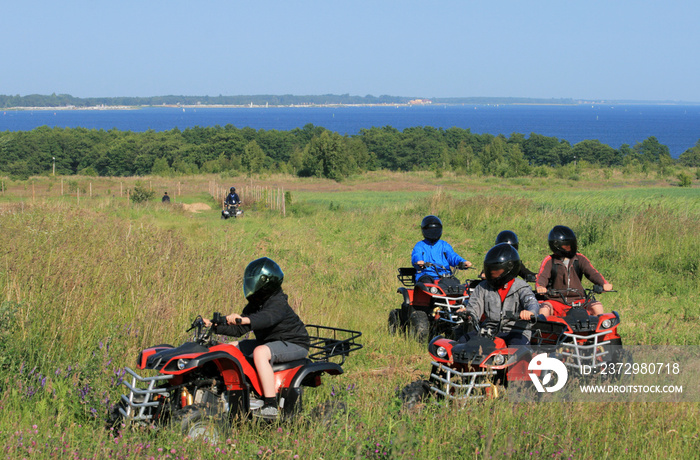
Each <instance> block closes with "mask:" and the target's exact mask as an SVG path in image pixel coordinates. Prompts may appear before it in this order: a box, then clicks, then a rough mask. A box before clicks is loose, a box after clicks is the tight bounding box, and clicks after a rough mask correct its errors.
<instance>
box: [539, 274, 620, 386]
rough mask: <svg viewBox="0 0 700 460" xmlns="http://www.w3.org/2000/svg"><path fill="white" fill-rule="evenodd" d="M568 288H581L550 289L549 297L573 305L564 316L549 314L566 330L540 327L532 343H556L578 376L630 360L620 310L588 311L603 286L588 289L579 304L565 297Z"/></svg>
mask: <svg viewBox="0 0 700 460" xmlns="http://www.w3.org/2000/svg"><path fill="white" fill-rule="evenodd" d="M569 292H580V291H577V290H575V289H571V288H569V289H563V290H554V289H550V290H549V291H548V296H549V298H550V301H551V300H556V301H558V302H560V303H562V304H564V305H567V306H569V307H571V308H570V310H569V311H568V312H567V313H566V315H565V316H548V317H547V322H548V323H553V324H556V323H559V324H561V325H563V326H564V329H563V331H562V332H561V333H560V334H558V333H553V332H550V333H547V332H545V331H539V333H536V334H533V336H532V340H531V342H532V344H533V345H543V346H548V345H554V346H556V350H557V353H558V355H559V357H560V358H561V359H562V361H564V364H565V365H566V366H567V368H569V369H571V370H574V371H575V372H576V373H577V375H579V376H587V375H597V374H599V372H598V371H599V370H600V368H601V367H602V366H605V365H606V364H610V363H621V362H627V361H629V360H631V357H630V356H629V355H628V353H626V352H625V350H624V349H623V348H622V338H621V337H620V335H619V334H618V333H617V327H618V326H619V325H620V314H619V313H618V312H616V311H613V312H612V313H603V314H602V315H600V316H591V315H589V314H588V311H586V307H587V306H588V305H590V304H592V303H593V302H595V301H596V299H595V296H594V293H595V294H601V293H603V292H604V291H603V287H602V286H600V285H594V286H593V289H585V290H584V296H583V297H584V299H583V300H582V301H581V302H580V303H576V304H571V303H568V302H567V301H566V297H565V296H566V294H568V293H569ZM607 292H615V291H607ZM557 297H559V299H557Z"/></svg>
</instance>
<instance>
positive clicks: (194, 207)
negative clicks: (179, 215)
mask: <svg viewBox="0 0 700 460" xmlns="http://www.w3.org/2000/svg"><path fill="white" fill-rule="evenodd" d="M182 209H184V210H185V211H189V212H201V211H210V210H211V206H209V205H208V204H206V203H192V204H187V203H182Z"/></svg>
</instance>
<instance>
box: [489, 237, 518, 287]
mask: <svg viewBox="0 0 700 460" xmlns="http://www.w3.org/2000/svg"><path fill="white" fill-rule="evenodd" d="M501 269H503V273H501V274H500V275H499V276H497V277H496V278H494V277H493V276H492V275H491V272H492V271H494V270H501ZM519 272H520V254H518V250H517V249H515V248H514V247H513V246H511V245H510V244H508V243H499V244H497V245H496V246H494V247H492V248H491V249H489V252H487V253H486V257H484V274H485V275H486V281H487V282H488V283H489V284H490V285H491V287H492V288H494V289H499V288H501V287H503V286H504V285H505V284H506V283H508V282H509V281H510V280H512V279H513V278H515V277H516V276H518V273H519Z"/></svg>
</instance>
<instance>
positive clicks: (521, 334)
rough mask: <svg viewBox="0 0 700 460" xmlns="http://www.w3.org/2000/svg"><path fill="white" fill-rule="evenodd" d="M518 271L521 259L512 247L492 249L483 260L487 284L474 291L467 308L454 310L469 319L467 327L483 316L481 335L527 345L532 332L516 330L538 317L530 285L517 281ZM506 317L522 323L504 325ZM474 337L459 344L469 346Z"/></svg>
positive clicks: (474, 332) (466, 338) (508, 342)
mask: <svg viewBox="0 0 700 460" xmlns="http://www.w3.org/2000/svg"><path fill="white" fill-rule="evenodd" d="M520 267H521V262H520V255H519V254H518V251H517V250H516V249H515V248H514V247H513V246H511V245H510V244H508V243H500V244H497V245H496V246H494V247H492V248H491V249H490V250H489V252H487V253H486V256H485V257H484V272H485V274H486V280H484V281H482V282H481V283H479V285H478V286H477V287H476V288H475V289H474V292H473V293H472V294H471V296H469V299H468V300H467V303H466V305H465V306H464V307H462V308H460V309H458V310H457V312H458V313H462V312H465V313H466V314H467V315H468V317H469V319H468V321H467V323H469V322H471V323H473V324H479V322H480V319H481V317H482V315H485V319H484V322H483V323H481V325H480V328H481V330H482V333H483V332H485V333H486V334H487V335H489V336H494V335H495V336H496V337H500V338H502V339H503V340H504V341H505V342H506V345H508V346H511V345H527V344H529V343H530V334H531V332H530V331H529V330H526V329H525V328H524V327H519V323H520V324H522V325H523V326H524V325H526V324H525V323H524V322H525V321H527V320H529V319H530V318H531V317H532V316H533V315H535V314H537V310H538V307H539V304H538V302H537V299H535V296H534V294H533V292H532V288H531V287H530V285H529V284H527V283H526V282H525V281H523V280H522V279H520V278H516V277H517V275H518V272H519V271H520ZM507 313H510V314H511V315H512V316H514V317H516V318H519V319H520V320H523V321H522V322H520V321H516V322H515V324H514V325H511V324H509V323H505V322H504V318H505V317H506V316H507V315H506V314H507ZM465 333H466V331H465ZM477 334H478V332H476V331H471V332H469V333H466V334H465V335H464V336H463V337H461V338H460V339H459V341H461V342H468V341H469V340H470V339H472V338H474V337H476V335H477Z"/></svg>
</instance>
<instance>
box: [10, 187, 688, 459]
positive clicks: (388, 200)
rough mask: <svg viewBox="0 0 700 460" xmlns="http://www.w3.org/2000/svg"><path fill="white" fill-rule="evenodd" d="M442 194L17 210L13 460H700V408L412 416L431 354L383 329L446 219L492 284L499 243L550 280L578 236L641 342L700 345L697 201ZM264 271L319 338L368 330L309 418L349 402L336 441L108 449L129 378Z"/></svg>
mask: <svg viewBox="0 0 700 460" xmlns="http://www.w3.org/2000/svg"><path fill="white" fill-rule="evenodd" d="M440 180H441V181H442V182H441V183H440V184H438V185H439V187H438V186H436V184H435V183H434V179H433V178H429V177H425V176H424V175H418V176H413V177H412V178H411V180H409V181H407V182H409V183H413V185H414V186H415V187H414V188H400V187H397V188H396V189H395V190H384V191H382V192H378V193H377V194H374V193H373V192H371V191H358V190H355V191H352V190H345V191H338V192H332V191H328V190H327V189H326V188H327V187H328V186H329V185H332V184H328V183H325V182H319V181H316V182H315V183H314V184H313V187H318V188H319V190H322V191H319V192H314V191H313V187H311V189H306V190H298V191H297V190H293V188H290V190H293V191H292V193H293V198H294V201H293V204H292V205H291V206H290V207H288V209H287V211H288V213H287V217H282V216H280V215H279V214H278V213H272V212H265V211H259V212H247V213H246V214H245V216H244V217H243V218H241V219H236V220H233V219H230V220H227V221H223V220H220V219H219V214H218V210H216V209H213V210H212V211H208V212H203V213H198V214H192V213H187V212H185V211H183V210H182V209H180V208H178V207H177V206H171V207H164V206H160V205H155V204H149V205H146V206H141V207H134V206H131V207H126V206H125V203H124V202H123V201H122V200H119V199H116V198H110V199H107V200H105V199H99V200H98V199H94V200H92V201H90V200H84V201H81V204H80V206H77V205H76V203H74V202H69V201H68V200H63V201H60V202H53V201H52V202H43V201H42V200H39V201H38V202H37V203H34V204H32V203H24V204H23V207H20V206H19V205H18V204H13V206H12V207H10V208H8V209H7V210H6V211H3V212H2V213H1V214H0V227H1V228H2V234H3V237H2V239H0V286H1V291H0V292H2V297H1V301H2V304H0V305H1V307H0V321H1V322H2V324H1V331H0V354H1V355H2V358H1V360H0V364H1V366H0V387H1V389H0V406H2V409H1V411H0V440H2V444H3V445H4V446H5V447H4V449H5V450H4V453H5V455H6V457H8V458H20V457H25V456H28V455H32V456H35V457H39V458H41V457H51V456H68V455H70V456H77V457H81V458H82V457H96V458H106V457H118V458H142V457H147V458H148V457H155V458H167V457H166V456H170V457H169V458H177V457H179V458H201V457H214V456H218V455H221V456H224V455H225V456H227V457H230V456H232V455H236V453H238V456H241V457H251V456H257V457H261V458H267V457H271V456H273V455H274V456H275V457H280V458H294V457H295V456H298V458H322V457H323V458H413V457H418V458H471V457H474V458H490V457H493V458H499V457H512V458H524V457H527V458H529V457H540V458H544V457H547V458H570V457H572V458H652V457H659V456H662V455H663V456H667V457H670V458H689V457H691V456H693V455H695V453H696V452H697V450H698V447H700V446H699V445H698V444H699V441H698V431H697V424H696V423H695V422H694V421H695V420H697V419H698V415H699V414H698V409H699V405H698V404H697V403H676V404H660V403H648V404H640V403H637V404H622V403H605V404H602V403H542V404H519V405H512V404H510V403H509V402H508V401H507V400H497V401H486V402H481V403H474V404H469V405H467V406H466V407H464V408H458V407H444V406H435V405H432V404H428V405H427V406H426V407H424V408H423V410H422V411H417V412H411V413H407V412H404V411H402V409H401V407H400V404H399V402H398V399H397V398H396V396H395V394H396V391H397V390H398V389H400V388H401V387H403V386H404V385H406V384H408V383H409V382H411V381H412V380H414V379H415V378H417V377H418V376H421V375H423V376H425V374H427V371H428V370H429V362H428V357H427V353H425V349H424V347H423V346H421V345H419V344H417V343H414V342H412V341H410V340H407V339H405V338H403V337H401V336H391V335H389V334H388V332H387V328H386V320H387V315H388V312H389V310H390V309H392V308H397V307H398V306H399V304H400V302H401V299H400V297H399V295H398V294H397V293H396V288H397V286H398V281H397V280H396V269H397V267H400V266H406V265H408V264H409V262H410V251H411V248H412V247H413V244H414V243H415V242H416V241H417V240H418V239H420V229H419V222H420V220H421V218H422V217H423V216H424V215H426V214H428V213H434V214H437V215H439V216H440V217H441V218H442V220H443V223H444V224H445V231H444V236H443V237H444V239H446V240H447V241H449V242H450V243H451V244H452V245H453V247H454V248H455V249H456V250H457V252H459V253H460V254H462V255H463V256H464V257H466V258H468V259H470V260H471V261H473V262H474V263H475V264H476V265H477V266H480V263H481V261H482V260H483V256H484V254H485V252H486V251H487V250H488V249H489V247H490V246H491V245H492V244H493V240H494V238H495V236H496V234H497V233H498V232H499V231H500V230H503V229H511V230H514V231H516V232H517V233H518V235H519V237H520V248H521V255H522V257H523V260H524V262H525V264H526V265H527V266H528V267H529V268H530V269H533V270H535V269H536V268H537V267H538V265H539V262H540V261H541V259H542V258H543V257H544V256H545V255H546V254H547V253H548V248H547V241H546V237H547V233H548V231H549V229H550V228H551V227H552V226H553V225H556V224H565V225H568V226H570V227H572V228H573V229H574V230H575V231H576V232H577V234H578V235H579V239H580V249H581V251H582V252H583V253H584V254H586V255H587V256H588V257H589V258H590V259H591V260H592V262H593V263H594V265H595V266H596V268H598V269H599V270H600V271H601V272H602V273H603V274H604V275H605V276H606V277H607V278H608V279H609V280H610V281H611V282H612V283H613V285H614V287H615V288H616V289H617V290H618V292H617V293H610V294H606V295H605V296H604V297H602V298H601V300H602V301H603V303H604V305H605V308H606V310H617V311H619V312H620V313H621V315H622V321H623V322H622V325H621V327H620V333H621V335H622V336H623V339H624V341H625V343H627V344H666V343H668V344H682V345H694V346H695V345H698V344H699V343H700V339H698V334H697V333H696V332H695V327H696V323H697V320H698V318H699V317H700V309H699V305H700V294H698V292H699V291H700V289H699V288H700V283H699V282H698V260H700V243H699V242H698V238H697V235H698V230H700V212H698V208H697V206H698V205H697V203H698V200H697V198H698V194H697V189H689V190H687V191H686V190H684V191H683V192H679V191H678V190H677V189H663V190H657V189H643V188H625V189H620V190H605V189H602V190H601V189H592V190H560V189H557V190H548V191H542V190H532V189H525V190H516V191H514V189H513V187H512V185H510V184H509V183H507V182H505V181H503V182H499V183H498V184H497V185H498V187H493V190H488V189H485V190H479V191H477V192H474V191H468V190H463V188H462V187H461V185H460V184H458V183H449V182H447V181H446V179H445V178H442V179H440ZM366 181H367V179H366V178H363V179H362V180H358V188H362V187H366V186H367V185H366ZM352 186H353V185H352V184H351V183H350V184H348V183H345V184H343V187H346V188H350V189H352ZM416 187H417V188H421V189H422V190H424V191H423V192H421V193H416V192H415V188H416ZM501 187H502V188H501ZM518 187H520V185H518ZM504 189H506V190H507V191H508V193H505V192H504ZM430 190H433V191H432V192H431V191H430ZM193 196H196V195H193ZM191 199H197V198H191ZM202 199H204V198H202ZM98 203H99V205H96V204H98ZM331 203H332V205H331ZM263 255H264V256H269V257H272V258H273V259H275V260H276V261H278V262H279V263H280V265H281V266H282V268H283V270H284V272H285V282H284V286H285V290H286V291H287V293H288V294H289V296H290V301H291V303H292V305H293V307H294V308H295V309H296V310H297V311H298V312H299V314H300V315H301V317H302V319H303V320H304V321H305V322H307V323H315V324H324V325H333V326H338V327H346V328H351V329H358V330H361V331H362V332H363V334H364V335H363V337H362V343H363V344H364V345H365V348H364V349H363V350H362V351H360V352H358V353H357V354H356V355H353V356H351V357H350V358H349V360H348V362H347V363H346V366H345V369H346V373H345V374H343V375H342V376H338V377H329V378H327V379H326V380H325V385H324V386H323V387H321V388H319V389H317V390H316V391H307V392H306V393H305V395H304V397H305V404H306V407H307V410H308V409H310V408H311V407H313V406H314V404H315V403H318V402H321V401H323V400H325V399H328V398H335V399H340V400H343V401H345V402H346V403H347V404H348V407H350V408H351V410H350V412H349V414H348V415H347V416H345V417H343V418H341V419H339V420H337V421H336V422H335V424H333V425H332V426H331V427H326V426H323V425H318V424H315V423H313V422H310V421H307V420H306V416H305V415H304V416H303V417H302V418H301V419H300V420H299V421H298V422H296V423H286V424H284V425H281V426H273V427H263V426H260V425H258V424H255V423H250V424H244V425H243V426H240V427H237V428H236V430H235V431H233V432H232V433H230V438H229V439H228V440H227V441H224V442H222V443H221V444H220V445H217V446H209V445H206V444H202V443H197V442H191V441H188V440H182V439H181V438H180V437H179V436H177V434H175V433H172V432H167V431H166V432H160V433H155V432H152V431H148V430H146V431H126V432H124V433H122V434H121V435H119V436H117V437H116V438H114V437H112V435H111V434H110V433H108V432H105V431H103V430H102V425H101V422H100V420H101V418H102V417H103V416H104V415H105V413H106V412H107V410H108V408H109V406H110V405H111V404H112V403H113V402H114V401H115V400H116V398H117V397H118V395H119V394H120V392H121V389H120V388H117V387H115V386H114V383H115V382H116V381H117V380H118V378H119V376H120V375H121V372H122V370H121V369H122V368H123V367H124V366H126V365H132V363H133V360H134V358H135V356H136V354H137V353H138V351H139V350H140V349H141V348H143V347H145V346H149V345H153V344H156V343H173V344H178V343H180V342H182V341H183V340H185V339H186V338H187V335H186V334H185V333H184V330H185V329H186V328H187V327H188V325H189V323H190V321H191V320H192V319H193V318H194V316H196V315H197V314H203V315H210V314H211V313H212V312H213V311H221V312H224V313H230V312H233V311H240V309H241V308H242V306H243V297H242V289H241V275H242V272H243V269H244V267H245V265H246V264H247V263H248V262H249V261H250V260H253V259H254V258H257V257H260V256H263ZM468 276H470V277H471V276H474V272H469V273H468ZM305 414H306V413H305ZM649 438H653V439H654V442H653V443H651V442H648V439H649ZM217 449H218V450H217Z"/></svg>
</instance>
